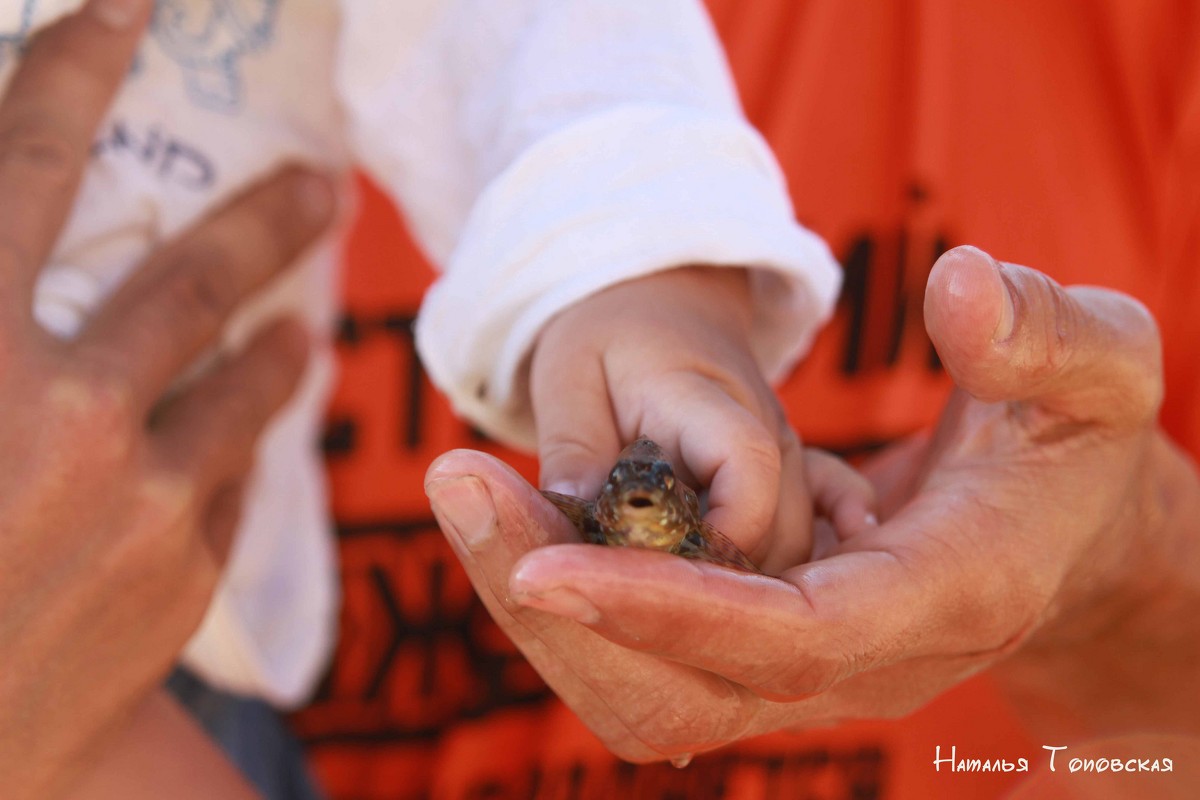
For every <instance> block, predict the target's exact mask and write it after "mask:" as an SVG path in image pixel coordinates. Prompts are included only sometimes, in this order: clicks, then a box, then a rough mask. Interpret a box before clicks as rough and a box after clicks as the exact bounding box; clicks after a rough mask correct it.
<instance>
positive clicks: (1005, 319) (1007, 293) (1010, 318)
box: [992, 260, 1017, 342]
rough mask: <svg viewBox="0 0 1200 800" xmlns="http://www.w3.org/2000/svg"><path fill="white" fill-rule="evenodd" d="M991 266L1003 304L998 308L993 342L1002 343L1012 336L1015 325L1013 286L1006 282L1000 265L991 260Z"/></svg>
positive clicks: (1006, 278) (1006, 279)
mask: <svg viewBox="0 0 1200 800" xmlns="http://www.w3.org/2000/svg"><path fill="white" fill-rule="evenodd" d="M992 263H993V265H994V268H995V270H996V277H997V278H999V279H1000V287H1001V288H1002V289H1003V290H1004V291H1003V294H1002V299H1003V303H1002V304H1001V306H1000V320H999V321H998V322H997V323H996V329H995V330H994V331H992V341H993V342H1003V341H1006V340H1007V339H1008V337H1010V336H1012V332H1013V326H1014V325H1015V324H1016V316H1017V315H1016V310H1015V308H1014V306H1013V286H1012V284H1011V283H1009V282H1008V277H1007V276H1006V275H1005V274H1004V268H1003V267H1001V266H1000V263H999V262H997V261H995V260H993V262H992Z"/></svg>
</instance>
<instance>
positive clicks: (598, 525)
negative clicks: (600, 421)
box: [542, 436, 760, 572]
mask: <svg viewBox="0 0 1200 800" xmlns="http://www.w3.org/2000/svg"><path fill="white" fill-rule="evenodd" d="M542 494H543V495H544V496H545V497H546V499H547V500H549V501H550V502H551V503H553V504H554V505H555V506H557V507H558V509H559V510H560V511H562V512H563V514H565V515H566V516H567V518H568V519H570V520H571V523H572V524H573V525H574V526H575V527H576V528H578V529H579V532H580V533H581V534H583V538H584V540H585V541H587V542H590V543H591V544H607V545H612V546H615V547H645V548H649V549H651V550H664V551H666V552H668V553H675V554H676V555H681V556H683V557H684V558H694V559H698V560H700V561H710V562H712V563H714V564H720V565H722V566H726V567H733V568H734V569H740V570H744V571H746V572H760V570H759V569H758V567H756V566H755V565H754V562H752V561H751V560H750V559H749V558H747V557H746V556H745V554H744V553H742V551H741V550H739V549H738V547H737V545H735V544H734V543H733V542H731V541H730V540H729V539H728V538H727V537H726V536H725V535H724V534H722V533H721V532H720V531H718V530H717V529H716V528H714V527H713V526H712V525H709V524H708V523H707V522H705V521H704V520H703V518H702V516H701V514H700V501H699V500H698V499H697V498H696V493H695V492H694V491H692V490H691V489H690V488H689V487H687V486H685V485H684V483H683V482H682V481H680V480H677V479H676V477H675V470H674V468H673V467H672V466H671V461H670V459H669V458H667V454H666V453H664V452H663V449H662V448H661V447H659V446H658V445H657V444H655V443H654V442H653V441H651V440H650V439H648V438H646V437H644V436H643V437H640V438H639V439H638V440H637V441H635V442H634V443H633V444H631V445H629V446H628V447H626V448H625V449H624V450H622V451H621V455H620V456H619V457H618V458H617V463H616V465H615V466H614V467H613V468H612V472H610V473H609V474H608V480H607V481H605V483H604V486H603V488H601V490H600V496H599V497H597V498H596V500H595V502H588V501H587V500H584V499H582V498H579V497H572V496H571V495H566V494H559V493H558V492H542Z"/></svg>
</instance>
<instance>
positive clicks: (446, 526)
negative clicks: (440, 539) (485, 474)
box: [425, 475, 496, 550]
mask: <svg viewBox="0 0 1200 800" xmlns="http://www.w3.org/2000/svg"><path fill="white" fill-rule="evenodd" d="M425 494H426V495H427V496H428V497H429V505H430V507H431V508H432V509H433V515H434V516H435V517H436V518H437V521H438V524H440V525H441V526H442V530H443V531H445V532H446V533H448V534H451V535H453V536H455V537H457V538H458V540H459V541H460V542H461V543H462V545H463V546H464V547H465V548H466V549H467V550H477V549H479V548H480V547H482V546H483V545H484V544H486V543H487V542H488V540H489V539H491V538H492V535H493V533H494V532H495V529H496V507H495V506H494V505H493V504H492V497H491V495H490V494H489V493H488V490H487V487H485V486H484V485H483V481H481V480H479V478H476V477H475V476H474V475H465V476H463V477H460V478H442V479H440V480H436V481H433V482H432V483H430V484H428V485H427V486H426V487H425Z"/></svg>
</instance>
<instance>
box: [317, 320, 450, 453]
mask: <svg viewBox="0 0 1200 800" xmlns="http://www.w3.org/2000/svg"><path fill="white" fill-rule="evenodd" d="M416 318H417V316H416V312H415V311H412V310H396V311H389V312H387V313H384V314H380V315H373V316H367V315H359V314H354V313H348V314H346V315H344V316H343V317H342V319H341V321H340V322H339V324H338V336H337V342H338V345H339V349H340V350H341V357H342V358H343V359H345V358H352V357H353V351H354V348H355V347H356V346H358V345H360V344H362V343H363V342H364V341H365V340H367V339H369V338H370V337H373V336H387V337H388V339H389V341H392V342H394V343H395V345H396V348H397V355H398V357H399V358H400V361H401V368H400V370H399V371H398V374H399V376H400V380H401V381H402V384H401V391H400V396H401V398H402V400H401V403H400V408H399V409H398V410H399V413H400V414H401V415H402V419H401V420H400V425H399V430H400V431H401V436H402V439H401V442H400V446H401V448H402V449H404V450H417V449H419V448H420V446H421V443H422V439H423V432H424V430H425V415H426V410H427V409H426V403H425V396H424V391H423V388H424V385H425V383H426V378H425V368H424V367H423V366H422V365H421V359H420V358H418V357H417V345H416V339H415V336H414V333H413V323H414V322H415V321H416ZM341 422H342V424H343V425H345V424H346V423H347V420H341ZM349 424H350V425H351V426H353V421H349ZM351 449H352V445H351ZM336 452H341V451H336Z"/></svg>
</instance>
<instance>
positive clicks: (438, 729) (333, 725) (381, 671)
mask: <svg viewBox="0 0 1200 800" xmlns="http://www.w3.org/2000/svg"><path fill="white" fill-rule="evenodd" d="M339 537H340V540H341V560H342V583H343V596H344V600H343V610H342V619H341V623H342V624H341V634H340V636H341V641H339V644H338V653H337V657H336V658H335V660H334V663H333V667H332V668H331V670H330V673H329V674H328V675H327V676H326V677H325V678H324V680H323V681H322V682H321V686H320V689H319V690H318V693H317V696H316V697H315V699H314V701H313V703H312V705H311V706H310V707H309V708H308V709H306V710H305V711H304V712H301V714H300V715H298V717H297V718H296V721H297V727H298V728H299V729H300V731H301V734H302V738H303V739H304V741H305V742H306V744H309V745H313V746H316V745H320V744H328V743H335V742H336V743H348V742H359V743H363V744H366V743H371V742H377V743H378V742H395V741H414V740H417V741H422V740H425V741H427V740H430V739H435V738H437V737H438V736H440V735H441V734H443V733H445V732H446V731H448V730H449V729H451V728H452V727H453V726H454V725H455V724H458V723H461V722H465V721H469V720H473V719H478V718H480V717H482V716H484V715H486V714H488V713H490V712H492V711H494V710H496V709H500V708H509V707H517V706H526V705H529V704H531V703H532V704H537V703H542V702H544V701H545V700H547V699H549V697H550V693H549V690H548V689H547V688H546V686H545V684H544V683H543V682H542V681H541V679H540V678H539V677H538V675H537V673H536V672H535V671H534V670H533V668H532V667H530V666H529V664H528V662H526V661H525V659H524V658H523V657H522V656H521V655H520V652H519V651H518V650H517V649H516V647H515V646H514V645H513V644H512V643H511V642H510V641H509V640H508V638H507V637H506V636H505V635H504V634H503V633H502V632H501V631H500V630H499V628H497V627H496V626H495V624H494V623H493V622H492V619H491V617H490V616H489V615H488V613H487V609H485V608H484V606H483V604H482V603H481V602H480V601H479V599H478V597H477V595H476V594H475V592H474V590H473V589H472V588H471V584H470V582H469V581H468V580H467V578H466V575H465V574H463V572H462V570H461V568H460V567H459V564H458V560H457V558H455V556H454V554H453V553H452V552H451V551H450V549H449V546H448V545H446V543H445V539H444V538H443V537H442V534H441V533H440V532H439V531H438V529H437V526H436V524H435V522H434V521H433V520H432V519H419V520H403V519H398V520H393V521H380V522H373V523H369V524H362V525H355V526H351V527H343V528H341V529H340V530H339ZM328 712H332V713H328Z"/></svg>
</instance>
